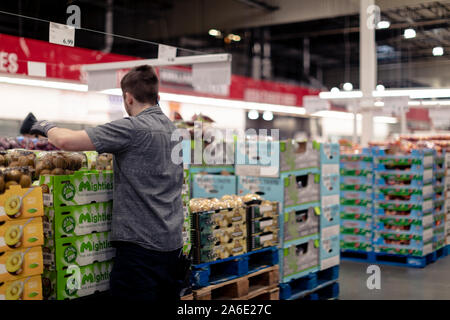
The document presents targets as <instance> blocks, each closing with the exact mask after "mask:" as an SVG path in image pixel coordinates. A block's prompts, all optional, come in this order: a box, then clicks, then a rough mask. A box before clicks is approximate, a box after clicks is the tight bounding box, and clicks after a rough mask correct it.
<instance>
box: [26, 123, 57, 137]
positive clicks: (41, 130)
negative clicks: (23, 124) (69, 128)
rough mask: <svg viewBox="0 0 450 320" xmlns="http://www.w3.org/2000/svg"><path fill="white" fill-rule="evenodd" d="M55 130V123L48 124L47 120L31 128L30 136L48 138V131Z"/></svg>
mask: <svg viewBox="0 0 450 320" xmlns="http://www.w3.org/2000/svg"><path fill="white" fill-rule="evenodd" d="M53 128H56V125H55V124H54V123H51V122H48V121H47V120H41V121H37V122H35V123H34V124H33V126H32V127H31V130H30V134H37V135H41V136H44V137H47V133H48V131H49V130H50V129H53Z"/></svg>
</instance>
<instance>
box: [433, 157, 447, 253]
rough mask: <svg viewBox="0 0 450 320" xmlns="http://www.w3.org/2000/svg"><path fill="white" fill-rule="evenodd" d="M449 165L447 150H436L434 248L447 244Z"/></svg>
mask: <svg viewBox="0 0 450 320" xmlns="http://www.w3.org/2000/svg"><path fill="white" fill-rule="evenodd" d="M446 174H447V165H446V161H445V151H441V152H438V151H435V155H434V163H433V189H434V196H433V218H434V219H433V220H434V224H433V250H434V251H435V250H439V249H441V248H443V247H444V246H445V244H446V229H445V221H446V216H447V215H446V211H445V210H446V205H445V200H446V194H447V192H446V184H445V176H446Z"/></svg>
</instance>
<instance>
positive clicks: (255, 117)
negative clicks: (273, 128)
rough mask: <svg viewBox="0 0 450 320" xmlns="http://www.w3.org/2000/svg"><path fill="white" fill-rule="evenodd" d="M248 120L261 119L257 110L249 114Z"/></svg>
mask: <svg viewBox="0 0 450 320" xmlns="http://www.w3.org/2000/svg"><path fill="white" fill-rule="evenodd" d="M248 118H249V119H250V120H257V119H258V118H259V112H258V111H256V110H250V111H249V112H248Z"/></svg>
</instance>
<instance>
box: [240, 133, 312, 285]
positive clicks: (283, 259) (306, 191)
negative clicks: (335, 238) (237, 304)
mask: <svg viewBox="0 0 450 320" xmlns="http://www.w3.org/2000/svg"><path fill="white" fill-rule="evenodd" d="M252 143H253V144H252ZM252 150H254V151H255V154H256V155H257V158H256V157H255V156H254V155H252V153H251V151H252ZM265 155H267V159H264V156H265ZM236 156H237V161H236V173H237V174H238V188H237V189H238V194H239V195H244V194H247V193H256V194H260V195H261V196H262V197H263V198H264V199H267V200H270V201H277V202H279V203H280V212H281V213H280V219H279V225H280V247H281V248H280V281H281V282H288V281H290V280H291V279H295V278H299V277H302V276H304V275H306V274H308V273H310V272H315V271H317V270H318V269H319V255H320V248H319V224H320V217H319V215H320V170H319V164H320V144H317V143H313V142H297V141H293V140H287V141H279V142H278V141H271V142H268V141H258V142H253V141H251V142H247V144H246V145H245V146H243V145H239V144H238V147H237V149H236ZM242 159H244V161H242ZM255 160H256V161H255ZM264 160H271V161H266V162H265V161H264ZM243 162H244V163H246V164H242V163H243ZM255 162H256V163H255ZM252 163H255V164H252Z"/></svg>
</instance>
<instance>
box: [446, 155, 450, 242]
mask: <svg viewBox="0 0 450 320" xmlns="http://www.w3.org/2000/svg"><path fill="white" fill-rule="evenodd" d="M445 166H446V168H448V167H449V166H450V152H446V153H445ZM445 186H446V199H445V213H446V220H445V236H446V241H445V244H446V245H447V246H448V245H450V171H448V170H447V172H446V176H445Z"/></svg>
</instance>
